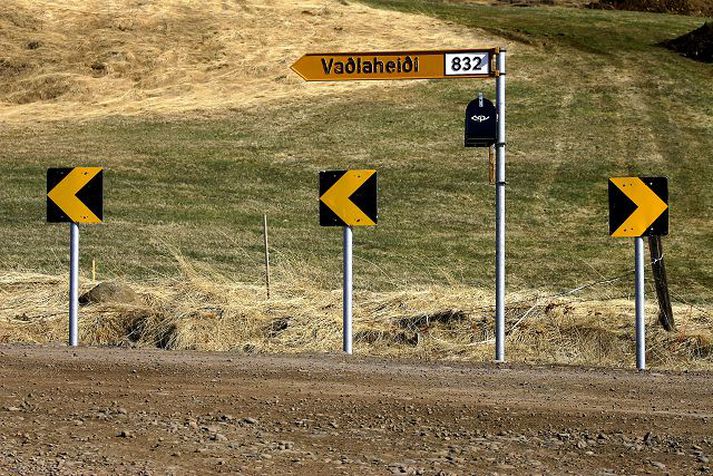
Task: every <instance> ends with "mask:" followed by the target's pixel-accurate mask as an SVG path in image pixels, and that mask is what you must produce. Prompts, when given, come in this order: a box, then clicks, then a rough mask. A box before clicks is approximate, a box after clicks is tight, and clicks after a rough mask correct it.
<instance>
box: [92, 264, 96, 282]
mask: <svg viewBox="0 0 713 476" xmlns="http://www.w3.org/2000/svg"><path fill="white" fill-rule="evenodd" d="M96 282H97V260H96V259H94V258H92V283H96Z"/></svg>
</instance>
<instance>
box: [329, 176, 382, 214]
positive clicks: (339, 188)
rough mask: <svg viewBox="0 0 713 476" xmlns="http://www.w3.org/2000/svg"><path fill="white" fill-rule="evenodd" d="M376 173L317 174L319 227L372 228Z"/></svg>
mask: <svg viewBox="0 0 713 476" xmlns="http://www.w3.org/2000/svg"><path fill="white" fill-rule="evenodd" d="M376 195H377V187H376V170H333V171H325V172H320V173H319V224H320V225H321V226H374V225H376V222H377V220H378V215H377V209H376V199H377V197H376Z"/></svg>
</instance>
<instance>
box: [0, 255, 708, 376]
mask: <svg viewBox="0 0 713 476" xmlns="http://www.w3.org/2000/svg"><path fill="white" fill-rule="evenodd" d="M178 259H179V263H180V265H181V268H182V270H183V273H182V276H181V278H180V279H176V280H172V281H166V280H162V281H158V282H153V283H144V284H137V283H133V284H131V286H132V287H133V288H134V289H135V290H136V291H138V293H139V295H140V296H141V302H140V303H139V304H120V303H98V304H92V305H88V306H85V307H82V309H81V311H80V340H81V342H82V343H83V344H87V345H119V346H138V347H154V346H155V347H160V348H165V349H194V350H204V351H227V350H237V351H244V352H305V351H307V352H325V351H326V352H339V350H340V349H341V291H340V290H326V289H324V288H322V287H320V286H316V285H315V284H314V283H311V282H309V281H307V280H306V279H304V278H303V277H301V276H300V274H299V272H297V270H299V269H300V266H298V265H297V264H294V265H293V266H291V265H289V264H285V265H283V266H282V267H280V268H278V269H277V273H276V279H275V287H274V288H273V298H272V299H270V300H267V299H266V297H265V290H264V288H262V287H261V286H256V285H252V284H250V285H248V284H243V283H238V282H233V281H230V280H229V279H228V278H226V277H224V276H221V275H220V274H217V273H216V272H214V271H213V270H212V269H210V268H208V267H205V266H204V267H202V268H200V269H197V268H196V267H194V266H192V265H191V264H190V263H188V262H186V261H185V260H184V259H183V258H181V257H179V258H178ZM87 281H88V280H85V281H84V289H85V290H86V289H88V288H89V287H91V283H88V282H87ZM66 289H67V281H66V278H60V277H55V276H47V275H39V274H29V273H6V274H4V275H3V276H2V278H0V297H1V298H2V299H1V300H0V302H1V303H2V304H0V342H25V343H27V342H29V343H47V342H65V340H66V333H67V303H66ZM491 305H492V294H491V293H490V292H485V291H483V290H479V289H473V288H469V287H465V286H440V287H435V286H429V287H423V288H419V289H409V290H408V291H400V292H387V293H371V292H369V293H366V292H357V293H356V296H355V309H354V338H355V343H354V349H355V352H356V353H358V354H361V355H374V356H387V357H410V358H422V359H434V358H435V359H451V360H485V361H487V360H491V359H492V353H493V345H494V344H493V335H494V334H493V317H492V315H493V312H492V307H491ZM710 311H711V310H709V309H702V308H695V307H685V306H682V305H677V306H675V308H674V313H675V316H676V319H677V325H678V330H677V331H676V332H671V333H667V332H665V331H663V330H662V329H661V328H660V326H658V324H657V323H656V322H655V315H656V306H655V303H651V302H650V303H649V306H648V310H647V314H648V316H649V318H648V323H649V326H648V355H649V356H648V359H649V364H650V365H651V366H652V367H654V368H671V369H682V368H686V369H712V368H713V334H712V333H711V324H712V323H713V317H712V314H711V312H710ZM507 322H508V329H507V334H508V338H507V339H508V340H507V353H508V360H509V361H511V362H529V363H558V364H580V365H597V366H600V365H605V366H610V365H611V366H623V367H632V366H633V361H634V335H633V331H634V328H633V302H632V301H631V300H623V299H616V300H593V299H587V300H585V299H584V298H583V297H556V296H544V295H542V294H540V293H538V292H532V293H519V294H511V295H510V296H509V304H508V306H507Z"/></svg>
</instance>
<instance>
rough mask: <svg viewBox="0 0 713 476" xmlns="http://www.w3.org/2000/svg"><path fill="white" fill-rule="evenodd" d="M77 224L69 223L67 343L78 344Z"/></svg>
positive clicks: (73, 345)
mask: <svg viewBox="0 0 713 476" xmlns="http://www.w3.org/2000/svg"><path fill="white" fill-rule="evenodd" d="M78 307H79V225H77V224H76V223H70V224H69V345H70V346H72V347H76V346H77V345H78V344H79V324H78V322H79V319H78V317H77V309H78Z"/></svg>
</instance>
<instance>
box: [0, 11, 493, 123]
mask: <svg viewBox="0 0 713 476" xmlns="http://www.w3.org/2000/svg"><path fill="white" fill-rule="evenodd" d="M490 40H491V38H490V37H489V36H488V35H486V34H484V32H482V31H477V30H472V29H466V28H463V27H457V26H454V25H448V24H446V23H444V22H441V21H438V20H435V19H433V18H429V17H426V16H423V15H414V14H405V13H398V12H388V11H384V10H378V9H373V8H369V7H365V6H362V5H358V4H351V3H347V2H345V1H337V0H312V1H301V2H292V1H288V0H271V1H267V2H265V1H259V0H247V1H221V0H207V1H201V2H193V3H191V2H182V1H177V0H170V1H164V2H143V1H142V2H137V1H135V0H113V1H110V2H106V1H98V0H90V1H81V0H60V1H47V0H41V1H32V0H8V1H4V2H2V4H0V120H17V121H22V120H25V119H27V120H33V121H34V120H37V119H52V120H57V119H63V118H71V117H102V116H106V115H115V114H130V115H132V114H145V113H155V114H175V113H178V112H185V111H189V110H199V109H204V110H226V109H228V108H231V107H244V106H254V105H258V104H262V103H264V102H265V101H281V100H284V99H287V98H291V97H294V96H296V95H297V96H301V95H317V94H324V93H325V90H330V91H334V90H344V89H358V88H362V87H368V85H364V84H346V85H339V86H333V85H332V86H322V87H320V86H309V87H307V86H305V84H304V83H303V82H302V81H301V80H300V79H299V78H298V77H297V76H296V75H294V74H291V73H290V72H289V65H290V64H292V63H293V62H294V61H295V60H296V59H297V58H299V57H300V56H301V55H302V54H304V53H306V52H308V51H311V50H314V49H315V48H317V49H319V50H326V51H334V50H336V51H339V50H355V49H362V50H370V49H378V48H392V49H393V48H433V47H456V46H461V47H462V46H470V47H472V46H473V45H474V44H475V45H479V44H486V43H488V44H490V43H492V41H490Z"/></svg>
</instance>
